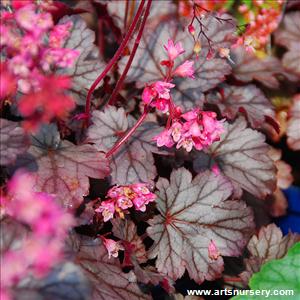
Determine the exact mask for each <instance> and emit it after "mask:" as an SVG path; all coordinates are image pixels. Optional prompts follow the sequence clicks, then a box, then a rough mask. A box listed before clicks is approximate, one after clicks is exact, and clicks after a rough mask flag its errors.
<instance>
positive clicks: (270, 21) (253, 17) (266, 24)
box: [237, 0, 283, 51]
mask: <svg viewBox="0 0 300 300" xmlns="http://www.w3.org/2000/svg"><path fill="white" fill-rule="evenodd" d="M282 4H283V1H282V0H276V1H275V0H256V1H253V2H252V3H251V5H252V6H249V5H246V4H242V5H240V6H239V12H240V13H241V14H242V15H243V18H244V19H245V22H246V23H247V24H248V25H247V28H246V31H245V33H244V34H243V36H241V37H240V38H239V39H238V41H237V44H238V45H244V46H245V47H246V50H248V51H254V50H255V49H260V48H262V47H264V46H265V45H266V43H267V42H268V40H269V37H270V35H271V33H272V32H274V31H275V30H276V29H277V27H278V24H279V21H280V17H281V9H282Z"/></svg>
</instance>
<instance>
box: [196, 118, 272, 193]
mask: <svg viewBox="0 0 300 300" xmlns="http://www.w3.org/2000/svg"><path fill="white" fill-rule="evenodd" d="M224 127H225V133H223V134H222V136H221V140H220V141H219V142H215V143H213V144H212V146H211V147H210V149H209V153H210V155H211V156H212V158H213V160H214V161H215V162H216V163H217V165H218V166H219V167H220V169H221V171H222V172H223V173H224V174H225V175H226V177H228V178H229V179H230V180H231V182H232V184H233V186H234V190H235V195H236V196H238V197H239V196H241V194H242V189H245V190H246V191H248V192H250V193H251V194H253V195H255V196H257V197H259V198H264V197H265V196H266V195H267V194H271V193H272V192H273V191H274V190H275V188H276V168H275V165H274V162H273V160H272V159H271V158H270V157H269V156H268V151H269V146H268V145H267V144H266V143H265V136H264V135H263V134H262V133H260V132H258V131H255V130H253V129H251V128H247V122H246V120H245V119H244V118H243V117H239V118H238V119H237V120H236V121H235V122H234V123H233V124H228V123H224ZM194 166H195V168H196V169H197V161H196V162H195V164H194Z"/></svg>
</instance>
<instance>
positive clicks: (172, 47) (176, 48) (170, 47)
mask: <svg viewBox="0 0 300 300" xmlns="http://www.w3.org/2000/svg"><path fill="white" fill-rule="evenodd" d="M164 48H165V50H166V51H167V53H168V56H169V59H170V60H172V61H173V60H174V59H176V58H177V57H178V56H179V55H180V54H182V53H184V49H183V48H182V44H181V43H180V42H179V43H176V44H174V42H173V41H172V40H171V39H169V40H168V44H167V45H165V46H164Z"/></svg>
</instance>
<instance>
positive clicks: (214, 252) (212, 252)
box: [208, 240, 220, 260]
mask: <svg viewBox="0 0 300 300" xmlns="http://www.w3.org/2000/svg"><path fill="white" fill-rule="evenodd" d="M208 256H209V258H211V259H213V260H216V259H218V257H219V256H220V253H219V250H218V248H217V246H216V244H215V242H214V241H213V240H211V241H210V243H209V245H208Z"/></svg>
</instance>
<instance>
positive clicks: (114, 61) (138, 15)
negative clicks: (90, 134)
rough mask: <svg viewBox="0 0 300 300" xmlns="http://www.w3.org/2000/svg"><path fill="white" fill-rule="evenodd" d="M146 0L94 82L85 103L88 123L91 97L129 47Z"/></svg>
mask: <svg viewBox="0 0 300 300" xmlns="http://www.w3.org/2000/svg"><path fill="white" fill-rule="evenodd" d="M145 1H146V0H142V1H141V3H140V5H139V7H138V10H137V13H136V15H135V16H134V19H133V21H132V23H131V25H130V27H129V29H128V32H127V34H126V35H125V37H124V39H123V41H122V43H121V45H120V47H119V48H118V50H117V51H116V53H115V55H114V56H113V57H112V59H111V60H110V61H109V63H108V64H107V65H106V67H105V69H104V70H103V72H102V73H101V74H100V75H99V76H98V78H97V79H96V80H95V81H94V83H93V84H92V85H91V87H90V89H89V91H88V94H87V97H86V103H85V115H86V116H87V119H86V120H87V123H88V121H89V118H90V108H91V97H92V94H93V92H94V90H95V89H96V87H97V85H98V84H99V82H100V81H101V80H102V79H103V78H104V77H105V76H106V75H107V73H108V72H109V71H110V69H111V68H112V67H113V66H114V64H115V63H116V62H117V60H118V59H119V57H120V56H121V54H122V53H123V51H124V49H125V47H126V46H127V44H128V42H129V40H130V38H131V36H132V35H133V33H134V29H135V27H136V25H137V23H138V20H139V19H140V17H141V15H142V12H143V8H144V4H145Z"/></svg>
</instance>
